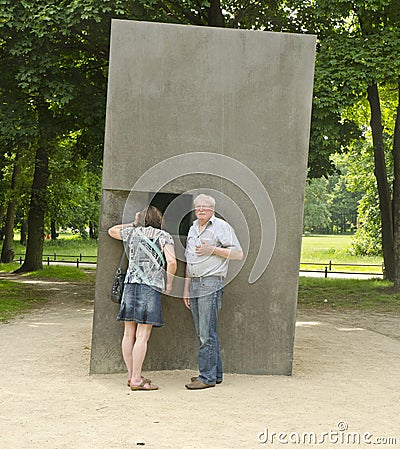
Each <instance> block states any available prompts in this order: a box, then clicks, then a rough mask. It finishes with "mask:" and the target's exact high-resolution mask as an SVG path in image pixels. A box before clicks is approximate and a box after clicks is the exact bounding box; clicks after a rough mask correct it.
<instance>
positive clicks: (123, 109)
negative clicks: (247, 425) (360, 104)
mask: <svg viewBox="0 0 400 449" xmlns="http://www.w3.org/2000/svg"><path fill="white" fill-rule="evenodd" d="M314 55H315V36H311V35H298V34H285V33H272V32H262V31H247V30H233V29H220V28H208V27H194V26H182V25H171V24H159V23H146V22H135V21H125V20H114V21H113V22H112V31H111V52H110V71H109V86H108V100H107V119H106V135H105V151H104V171H103V184H102V200H101V223H100V237H99V251H98V264H97V280H96V295H95V313H94V321H93V339H92V352H91V373H112V372H122V371H124V370H125V366H124V363H123V360H122V355H121V349H120V342H121V337H122V330H123V326H122V324H121V323H118V322H117V321H116V314H117V306H116V305H115V304H113V303H112V302H111V301H110V299H109V297H110V288H111V283H112V279H113V275H114V272H115V268H116V266H117V264H118V261H119V258H120V254H121V250H122V244H121V242H118V241H115V240H113V239H111V238H110V237H109V236H108V235H107V229H108V228H109V227H110V226H112V225H114V224H116V223H121V222H124V221H125V222H127V221H132V218H133V214H134V212H135V211H137V210H139V209H140V208H141V207H144V206H145V205H147V204H149V202H151V203H152V204H155V205H156V206H158V207H159V208H160V209H162V210H163V211H165V217H166V220H165V226H166V228H167V230H168V231H169V232H170V233H171V234H173V236H174V239H175V243H176V250H177V255H178V257H179V258H181V259H183V248H184V244H185V235H186V234H187V230H188V228H189V226H190V224H191V221H192V219H193V216H192V214H191V206H192V204H191V203H192V199H193V196H195V195H196V194H197V193H199V192H205V193H210V194H211V195H213V196H214V197H215V198H216V200H217V212H218V214H219V215H221V216H222V217H223V218H226V219H227V221H229V223H230V224H231V225H232V226H233V227H234V228H235V230H236V233H237V235H238V237H239V240H240V241H241V244H242V247H243V249H244V251H245V253H246V258H245V260H244V261H242V262H231V264H230V265H231V268H230V275H229V279H228V283H227V285H226V288H225V294H224V299H223V307H222V310H221V313H220V317H219V329H220V340H221V341H220V343H221V352H222V358H223V363H224V371H225V372H234V373H249V374H283V375H290V374H291V372H292V359H293V342H294V335H295V315H296V300H297V288H298V270H299V261H300V250H301V235H302V216H303V199H304V188H305V179H306V169H307V155H308V140H309V128H310V116H311V102H312V85H313V70H314ZM178 274H179V275H180V276H183V274H184V262H183V261H181V262H180V264H179V269H178ZM181 288H182V284H181V282H180V280H179V279H178V280H177V282H176V285H175V288H174V291H173V295H172V296H171V297H168V298H163V316H164V321H165V323H166V325H165V326H164V327H163V328H160V329H155V330H154V331H153V333H152V337H151V339H150V344H149V350H148V353H147V358H146V364H145V367H144V368H145V369H147V370H162V369H186V368H193V369H196V367H197V340H196V336H195V332H194V328H193V321H192V318H191V315H190V312H189V311H188V310H187V309H186V308H185V307H184V305H183V302H182V300H181V299H180V298H179V295H180V294H181V293H182V290H181Z"/></svg>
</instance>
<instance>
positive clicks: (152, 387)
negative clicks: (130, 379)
mask: <svg viewBox="0 0 400 449" xmlns="http://www.w3.org/2000/svg"><path fill="white" fill-rule="evenodd" d="M145 385H148V388H146V387H145ZM131 390H132V391H152V390H158V385H153V384H151V383H150V382H149V381H148V379H142V381H141V382H140V384H139V385H131Z"/></svg>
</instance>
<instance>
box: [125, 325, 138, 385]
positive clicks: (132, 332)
mask: <svg viewBox="0 0 400 449" xmlns="http://www.w3.org/2000/svg"><path fill="white" fill-rule="evenodd" d="M136 329H137V323H133V322H131V321H125V327H124V336H123V338H122V345H121V346H122V356H123V358H124V361H125V365H126V368H127V370H128V381H130V380H131V378H132V369H133V347H134V345H135V336H136Z"/></svg>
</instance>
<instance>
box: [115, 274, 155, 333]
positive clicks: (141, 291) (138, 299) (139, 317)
mask: <svg viewBox="0 0 400 449" xmlns="http://www.w3.org/2000/svg"><path fill="white" fill-rule="evenodd" d="M117 320H118V321H133V322H134V323H140V324H152V325H153V326H155V327H161V326H163V325H164V322H163V320H162V312H161V293H160V292H159V291H157V290H155V289H154V288H152V287H150V286H149V285H146V284H136V283H134V284H125V287H124V293H123V295H122V301H121V307H120V309H119V313H118V316H117Z"/></svg>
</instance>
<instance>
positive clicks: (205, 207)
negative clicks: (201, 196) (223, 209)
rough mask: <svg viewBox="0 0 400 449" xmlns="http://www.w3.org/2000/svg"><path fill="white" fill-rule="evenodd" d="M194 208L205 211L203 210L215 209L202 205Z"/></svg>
mask: <svg viewBox="0 0 400 449" xmlns="http://www.w3.org/2000/svg"><path fill="white" fill-rule="evenodd" d="M194 208H195V210H200V209H203V210H213V209H214V208H213V207H211V206H203V205H200V206H194Z"/></svg>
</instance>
